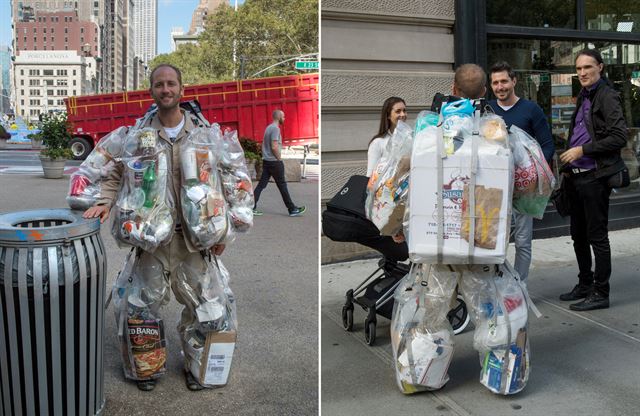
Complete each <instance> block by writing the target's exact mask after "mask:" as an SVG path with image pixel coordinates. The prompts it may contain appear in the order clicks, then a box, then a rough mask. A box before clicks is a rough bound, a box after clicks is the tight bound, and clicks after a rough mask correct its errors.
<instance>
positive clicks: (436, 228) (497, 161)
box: [406, 114, 513, 264]
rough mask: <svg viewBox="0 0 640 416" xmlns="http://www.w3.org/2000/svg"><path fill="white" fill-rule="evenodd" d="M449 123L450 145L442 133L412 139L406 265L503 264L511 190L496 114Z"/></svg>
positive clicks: (425, 132)
mask: <svg viewBox="0 0 640 416" xmlns="http://www.w3.org/2000/svg"><path fill="white" fill-rule="evenodd" d="M451 117H452V116H450V117H449V120H450V121H451V125H450V126H449V129H450V130H451V131H455V132H456V135H455V136H454V139H452V141H451V143H452V144H451V146H449V145H448V144H447V141H446V140H445V137H444V131H445V129H444V127H442V126H439V127H436V126H427V127H426V128H424V129H422V130H421V131H420V132H419V133H418V134H417V135H416V138H415V143H414V146H413V151H412V156H411V180H410V182H411V183H410V189H411V190H412V195H411V198H409V211H410V213H409V219H408V227H409V228H410V229H411V233H409V234H406V235H407V237H408V238H407V243H408V245H409V256H410V259H411V260H412V261H414V262H420V263H432V264H496V263H502V262H504V259H505V256H506V250H507V246H508V239H509V230H510V225H511V223H510V221H511V195H512V188H513V159H512V155H511V151H510V150H509V146H508V144H507V130H506V126H505V124H504V122H503V121H502V119H501V118H500V117H498V116H496V115H488V116H479V115H477V114H475V115H473V116H467V115H464V116H461V117H459V118H458V119H452V118H451ZM456 120H457V121H456ZM445 122H446V120H445ZM485 135H486V136H485ZM447 146H449V147H447ZM450 151H452V152H453V153H450ZM440 202H441V203H440Z"/></svg>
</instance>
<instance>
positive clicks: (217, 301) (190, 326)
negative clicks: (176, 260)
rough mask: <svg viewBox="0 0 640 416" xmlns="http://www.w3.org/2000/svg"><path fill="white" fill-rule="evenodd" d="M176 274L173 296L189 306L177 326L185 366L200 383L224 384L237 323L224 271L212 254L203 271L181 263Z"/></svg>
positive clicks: (232, 298) (231, 293)
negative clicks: (212, 258)
mask: <svg viewBox="0 0 640 416" xmlns="http://www.w3.org/2000/svg"><path fill="white" fill-rule="evenodd" d="M176 276H177V284H176V292H177V293H176V296H179V297H181V298H182V299H183V300H185V301H186V307H187V309H188V310H189V313H188V314H185V313H183V315H182V320H181V322H180V326H179V330H180V334H181V337H182V346H183V351H184V354H185V369H186V370H187V371H190V372H191V374H192V375H193V376H194V378H195V379H196V380H198V382H199V383H200V384H201V385H202V386H204V387H215V386H220V385H224V384H226V383H227V380H228V376H229V371H230V367H231V361H232V358H233V351H234V348H235V340H236V333H237V325H238V321H237V314H236V305H235V298H234V296H233V292H232V291H231V288H230V287H229V285H228V282H229V275H228V271H227V269H226V268H225V267H224V265H223V264H222V262H221V261H220V260H219V259H216V258H214V260H213V261H209V262H207V269H206V270H205V271H204V272H203V271H202V270H198V269H197V268H195V267H193V266H191V265H189V264H187V263H181V264H180V265H179V266H178V269H177V274H176ZM185 319H186V320H185Z"/></svg>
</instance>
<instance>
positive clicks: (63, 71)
mask: <svg viewBox="0 0 640 416" xmlns="http://www.w3.org/2000/svg"><path fill="white" fill-rule="evenodd" d="M58 76H64V77H66V76H67V70H66V69H58Z"/></svg>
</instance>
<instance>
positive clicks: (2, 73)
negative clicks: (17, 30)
mask: <svg viewBox="0 0 640 416" xmlns="http://www.w3.org/2000/svg"><path fill="white" fill-rule="evenodd" d="M10 74H11V49H10V48H9V47H8V46H6V45H0V113H2V114H7V113H9V112H10V111H11V92H12V91H11V90H12V88H11V75H10Z"/></svg>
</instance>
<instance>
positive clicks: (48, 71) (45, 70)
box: [42, 69, 53, 76]
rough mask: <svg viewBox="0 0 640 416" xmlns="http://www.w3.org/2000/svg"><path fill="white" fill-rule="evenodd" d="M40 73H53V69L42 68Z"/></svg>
mask: <svg viewBox="0 0 640 416" xmlns="http://www.w3.org/2000/svg"><path fill="white" fill-rule="evenodd" d="M42 75H49V76H51V75H53V69H43V70H42Z"/></svg>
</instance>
